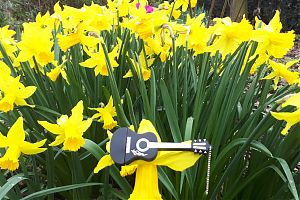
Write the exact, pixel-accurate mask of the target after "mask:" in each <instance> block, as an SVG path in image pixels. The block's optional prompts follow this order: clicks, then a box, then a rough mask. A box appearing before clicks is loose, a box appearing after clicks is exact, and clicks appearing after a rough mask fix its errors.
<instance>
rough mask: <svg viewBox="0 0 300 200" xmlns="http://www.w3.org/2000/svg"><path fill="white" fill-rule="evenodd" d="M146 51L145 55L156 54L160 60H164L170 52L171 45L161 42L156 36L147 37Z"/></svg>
mask: <svg viewBox="0 0 300 200" xmlns="http://www.w3.org/2000/svg"><path fill="white" fill-rule="evenodd" d="M146 45H147V46H146V48H145V49H146V53H147V55H152V54H156V55H159V58H160V60H161V61H162V62H165V61H166V60H167V58H168V56H169V54H170V49H171V45H170V44H167V43H165V44H164V45H162V44H161V40H160V39H158V38H148V39H147V40H146Z"/></svg>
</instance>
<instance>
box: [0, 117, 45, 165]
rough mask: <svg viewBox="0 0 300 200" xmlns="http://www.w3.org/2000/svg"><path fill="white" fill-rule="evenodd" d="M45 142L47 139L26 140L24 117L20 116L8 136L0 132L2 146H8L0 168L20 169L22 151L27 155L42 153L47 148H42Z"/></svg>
mask: <svg viewBox="0 0 300 200" xmlns="http://www.w3.org/2000/svg"><path fill="white" fill-rule="evenodd" d="M45 142H46V140H42V141H39V142H36V143H30V142H26V141H25V132H24V129H23V118H22V117H19V118H18V119H17V121H16V122H15V123H14V124H13V125H12V127H11V128H10V129H9V131H8V133H7V136H4V135H2V133H0V148H6V153H5V154H4V156H3V157H1V158H0V168H1V169H8V170H11V171H14V170H16V169H18V168H19V157H20V156H21V153H23V154H27V155H33V154H38V153H41V152H43V151H45V150H46V148H40V147H41V146H43V145H44V144H45Z"/></svg>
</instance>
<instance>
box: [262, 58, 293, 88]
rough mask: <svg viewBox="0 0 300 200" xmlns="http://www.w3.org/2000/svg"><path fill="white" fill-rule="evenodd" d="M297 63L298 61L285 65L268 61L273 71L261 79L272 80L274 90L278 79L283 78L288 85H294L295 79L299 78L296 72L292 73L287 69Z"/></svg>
mask: <svg viewBox="0 0 300 200" xmlns="http://www.w3.org/2000/svg"><path fill="white" fill-rule="evenodd" d="M297 62H299V60H292V61H289V62H287V63H286V64H285V65H284V64H281V63H276V62H274V61H272V60H270V61H269V63H270V67H271V68H272V69H273V71H272V72H271V73H270V74H269V75H268V76H266V77H264V78H263V79H272V78H274V89H275V90H276V89H277V85H278V82H279V78H284V79H285V80H286V81H287V82H288V84H289V85H291V84H294V83H295V82H296V81H297V79H298V78H299V73H298V72H292V71H290V70H288V68H289V67H291V66H292V65H294V64H295V63H297Z"/></svg>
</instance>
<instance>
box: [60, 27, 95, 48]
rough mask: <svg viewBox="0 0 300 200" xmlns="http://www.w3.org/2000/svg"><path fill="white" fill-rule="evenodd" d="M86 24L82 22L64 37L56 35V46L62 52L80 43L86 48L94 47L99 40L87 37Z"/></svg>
mask: <svg viewBox="0 0 300 200" xmlns="http://www.w3.org/2000/svg"><path fill="white" fill-rule="evenodd" d="M87 26H88V24H86V23H84V22H82V23H79V24H78V25H77V26H76V28H74V29H72V32H70V33H69V34H66V35H61V34H60V35H58V36H57V38H58V44H59V46H60V48H61V50H62V51H67V50H68V48H70V47H71V46H74V45H75V44H78V43H81V44H82V45H85V46H88V47H94V46H96V45H97V44H98V43H99V42H100V40H99V38H96V37H92V36H88V35H87V29H88V28H87Z"/></svg>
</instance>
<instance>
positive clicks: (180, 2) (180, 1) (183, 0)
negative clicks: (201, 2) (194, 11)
mask: <svg viewBox="0 0 300 200" xmlns="http://www.w3.org/2000/svg"><path fill="white" fill-rule="evenodd" d="M189 4H191V5H190V6H191V8H194V7H196V5H197V0H177V1H175V9H177V8H179V7H180V6H182V12H185V11H186V10H187V8H188V7H189Z"/></svg>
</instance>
